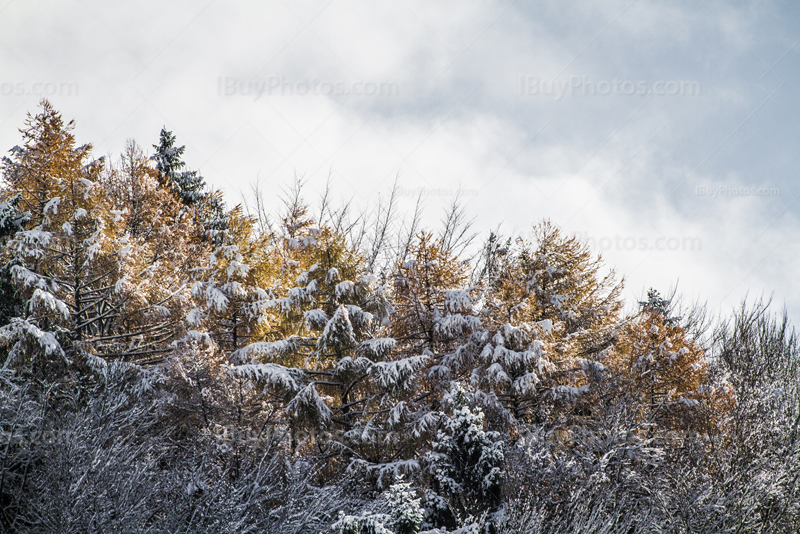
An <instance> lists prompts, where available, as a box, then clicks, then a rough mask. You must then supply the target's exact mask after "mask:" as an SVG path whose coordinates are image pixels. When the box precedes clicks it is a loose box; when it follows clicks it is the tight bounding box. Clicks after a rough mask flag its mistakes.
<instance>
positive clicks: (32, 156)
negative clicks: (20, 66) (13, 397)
mask: <svg viewBox="0 0 800 534" xmlns="http://www.w3.org/2000/svg"><path fill="white" fill-rule="evenodd" d="M26 126H27V127H26V128H25V129H23V130H22V134H23V139H24V141H25V143H24V145H23V146H22V147H19V146H17V147H14V148H13V149H12V150H11V156H10V157H6V158H4V159H3V165H2V170H3V177H4V180H5V182H6V184H7V186H8V188H7V189H6V190H5V191H4V192H3V196H4V197H6V198H9V197H12V196H16V195H19V197H18V198H19V201H18V202H19V206H20V208H21V209H24V210H25V211H26V212H27V213H29V214H30V216H29V217H30V222H29V223H28V225H26V227H25V229H24V230H19V231H17V232H16V234H15V235H14V237H13V238H12V239H11V241H10V243H9V245H8V246H9V248H10V249H11V251H12V252H11V253H12V255H13V258H14V261H15V262H16V263H15V265H14V266H13V267H12V268H11V272H12V274H13V276H14V279H15V284H17V288H18V291H19V293H20V295H21V296H22V297H23V299H24V300H25V309H24V312H23V316H21V317H17V318H14V319H12V321H11V323H10V324H9V325H7V326H6V327H4V328H3V331H2V336H3V338H4V340H5V342H6V343H10V344H11V345H12V347H13V348H12V349H11V352H10V356H11V358H12V359H17V358H21V359H24V360H30V359H31V357H34V354H35V352H29V351H25V350H22V347H27V348H31V347H33V346H35V345H36V344H37V343H38V345H39V346H40V347H41V351H39V352H43V353H44V354H45V355H47V356H50V355H56V354H59V355H64V354H65V353H64V350H65V349H66V351H67V356H68V357H70V356H72V355H76V354H83V353H84V352H86V351H89V352H92V340H93V339H95V338H98V337H102V336H104V335H106V334H108V333H109V332H110V331H111V330H113V325H114V322H115V319H116V318H117V316H118V310H119V308H120V306H121V304H120V298H119V295H118V291H117V285H116V281H117V280H118V279H119V268H120V264H119V256H118V252H119V251H120V250H121V249H122V248H123V245H122V244H121V243H120V242H119V241H117V240H116V239H115V224H116V223H115V221H114V219H113V217H112V216H111V213H110V212H109V209H108V206H107V203H106V202H104V200H105V199H104V197H103V190H102V186H101V185H100V173H101V171H102V168H103V161H102V160H91V159H90V153H91V146H90V145H83V146H78V147H76V146H75V138H74V136H73V134H72V132H71V130H72V128H73V124H72V123H69V124H66V125H65V124H64V122H63V120H62V119H61V115H60V114H59V113H58V112H56V111H55V110H54V109H53V108H52V106H51V105H50V103H49V102H47V101H42V111H41V112H40V113H39V114H38V115H36V116H35V117H32V116H30V115H28V119H27V121H26ZM37 339H38V340H39V341H38V342H36V343H30V342H31V341H35V340H37ZM25 340H27V342H26V341H25ZM18 363H19V362H18Z"/></svg>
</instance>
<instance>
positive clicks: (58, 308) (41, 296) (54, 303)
mask: <svg viewBox="0 0 800 534" xmlns="http://www.w3.org/2000/svg"><path fill="white" fill-rule="evenodd" d="M30 302H31V305H32V306H33V307H37V306H44V307H45V308H47V309H48V310H50V311H55V312H58V313H59V314H60V315H61V317H62V318H64V319H69V316H70V313H69V306H67V304H66V303H65V302H64V301H63V300H61V299H58V298H56V297H55V296H54V295H53V294H52V293H50V292H49V291H43V290H42V289H39V288H36V290H34V292H33V295H32V296H31V300H30Z"/></svg>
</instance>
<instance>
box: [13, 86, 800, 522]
mask: <svg viewBox="0 0 800 534" xmlns="http://www.w3.org/2000/svg"><path fill="white" fill-rule="evenodd" d="M74 128H75V125H74V123H73V122H71V121H70V122H67V121H65V120H64V119H63V118H62V116H61V114H60V113H59V112H58V111H57V110H56V109H55V108H54V107H53V106H52V105H51V104H50V103H49V102H47V101H42V103H41V105H40V108H39V109H38V111H37V112H36V114H29V115H28V118H27V120H26V121H25V123H24V125H23V126H22V128H21V130H20V134H21V140H20V144H19V145H18V146H15V147H13V148H12V149H10V150H9V151H8V153H7V154H6V156H5V157H3V159H2V163H1V164H0V172H2V181H1V182H0V243H2V252H1V254H2V256H1V257H0V293H2V295H1V296H0V360H1V361H2V362H3V365H2V367H1V368H0V457H1V458H2V460H1V461H0V525H2V529H3V530H4V531H8V532H64V533H68V532H105V531H111V530H114V531H124V532H313V533H320V532H341V533H353V534H356V533H364V534H366V533H392V534H401V533H402V534H407V533H418V532H439V533H442V532H462V533H467V532H474V533H478V532H519V533H523V532H525V533H528V532H529V533H559V532H607V533H614V532H619V533H638V532H671V533H672V532H674V533H682V532H686V533H688V532H709V533H710V532H797V531H798V530H800V494H799V493H798V480H800V448H799V447H800V441H798V439H799V438H800V437H799V436H798V430H799V429H800V391H799V390H798V383H799V381H798V379H799V378H800V372H799V371H800V370H799V368H798V365H799V363H800V360H798V350H797V341H796V337H795V332H794V329H793V328H792V327H791V325H790V324H789V321H788V318H787V317H786V316H785V314H784V316H780V317H775V316H773V315H771V314H770V312H769V306H768V303H766V302H761V301H757V302H751V303H749V304H747V303H744V304H743V305H742V307H741V308H740V309H739V310H738V311H736V312H735V313H733V314H732V316H731V317H727V318H713V319H710V318H707V317H706V315H705V314H704V311H703V309H702V307H699V306H683V305H681V301H680V298H679V297H678V296H677V295H675V294H674V292H667V294H661V293H659V292H658V291H656V290H651V291H650V292H648V294H647V295H646V296H643V297H642V299H643V300H642V301H641V302H638V303H629V304H630V305H629V306H627V307H626V305H625V303H624V302H623V300H622V297H621V295H622V287H623V286H622V283H623V282H622V279H621V278H620V277H618V276H617V274H616V273H615V272H614V271H613V269H612V270H609V269H608V267H607V266H606V265H604V263H603V261H602V258H600V257H599V256H597V255H595V254H594V253H593V252H592V250H591V249H590V248H589V246H588V245H587V244H586V243H584V242H582V241H581V240H580V239H578V238H576V237H573V236H570V235H567V234H565V233H564V232H563V231H562V230H561V229H559V227H558V226H557V225H556V224H555V223H554V222H551V221H531V224H532V228H533V231H532V232H531V233H530V236H529V237H523V236H514V235H509V236H505V235H500V234H499V233H497V232H492V233H490V234H489V235H487V236H480V235H478V234H477V233H475V232H474V231H473V228H472V227H471V225H470V222H469V218H468V214H467V213H465V211H464V210H463V209H462V208H461V207H460V206H459V205H458V203H457V202H456V203H454V204H453V206H452V208H451V209H450V210H448V211H447V212H446V213H445V217H444V219H443V221H442V224H441V225H440V226H439V227H437V228H425V227H422V225H421V223H420V216H419V212H416V213H414V214H413V215H412V216H410V217H403V216H402V215H401V214H400V213H399V211H398V207H397V202H396V200H397V199H396V196H395V194H394V191H392V192H390V194H389V195H388V199H386V200H385V201H384V202H383V203H382V204H380V205H377V206H375V207H373V209H371V210H369V211H366V212H357V210H354V209H353V207H352V206H351V205H349V204H347V203H342V204H339V205H337V204H335V203H334V202H333V201H332V194H331V193H330V191H329V190H326V191H325V193H324V194H323V196H322V198H321V199H318V200H317V199H312V200H313V202H312V201H311V200H309V199H308V197H307V195H306V191H305V190H304V188H303V184H302V181H300V180H294V181H287V183H285V184H277V185H274V184H269V188H268V191H269V193H267V192H266V191H265V189H264V188H263V184H262V185H257V186H254V187H253V189H252V192H251V195H249V197H248V200H247V202H246V203H245V204H243V205H236V206H229V205H227V204H226V202H225V201H226V199H224V198H223V196H222V194H221V193H220V192H219V191H214V190H211V189H210V188H209V187H208V186H207V184H206V182H205V179H204V178H203V177H202V175H201V174H200V172H199V171H197V170H190V168H189V164H188V163H187V162H184V161H183V158H184V151H185V147H183V146H181V145H180V144H179V141H178V137H177V135H176V134H175V133H173V132H172V131H170V130H168V129H167V128H166V127H165V128H164V129H162V130H161V132H154V135H153V139H150V140H147V146H151V148H147V149H145V148H143V146H142V145H139V144H137V143H136V142H135V141H129V142H128V143H127V144H126V146H124V147H122V151H121V153H120V154H119V156H118V157H117V159H115V160H113V161H112V160H108V159H106V158H96V157H94V156H93V153H92V146H91V145H78V144H77V142H76V139H75V134H74ZM267 194H275V195H277V196H279V197H280V199H281V206H282V207H281V208H280V209H279V210H278V211H276V212H274V213H272V212H270V211H269V210H268V208H267V206H270V205H273V204H275V203H274V202H273V199H271V198H268V197H267V196H266V195H267ZM626 310H628V311H626Z"/></svg>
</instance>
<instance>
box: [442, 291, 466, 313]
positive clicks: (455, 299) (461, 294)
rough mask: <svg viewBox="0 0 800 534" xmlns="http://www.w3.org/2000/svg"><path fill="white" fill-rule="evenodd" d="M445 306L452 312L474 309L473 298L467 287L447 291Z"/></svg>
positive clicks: (464, 311)
mask: <svg viewBox="0 0 800 534" xmlns="http://www.w3.org/2000/svg"><path fill="white" fill-rule="evenodd" d="M444 306H445V309H447V311H449V312H450V313H467V312H469V311H470V310H471V309H472V298H471V297H470V296H469V291H467V290H465V289H453V290H448V291H445V298H444Z"/></svg>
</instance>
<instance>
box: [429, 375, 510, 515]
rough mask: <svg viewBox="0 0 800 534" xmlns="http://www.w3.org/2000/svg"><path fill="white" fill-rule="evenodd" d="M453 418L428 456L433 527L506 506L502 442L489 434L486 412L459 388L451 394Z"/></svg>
mask: <svg viewBox="0 0 800 534" xmlns="http://www.w3.org/2000/svg"><path fill="white" fill-rule="evenodd" d="M447 400H448V402H449V404H450V415H447V416H446V417H444V418H443V420H442V428H441V430H440V431H439V433H438V435H437V437H436V441H435V442H434V444H433V450H432V451H430V452H428V453H427V454H426V456H425V473H426V476H427V478H428V480H429V487H430V489H429V491H428V492H427V493H426V504H427V506H428V513H427V518H426V523H427V524H428V525H429V526H433V527H447V528H453V527H454V526H465V523H466V522H468V521H469V520H471V519H473V518H475V517H476V516H478V515H480V514H481V512H494V511H495V510H497V508H498V507H499V505H500V502H501V486H502V481H503V463H504V455H503V441H502V438H501V436H500V434H499V433H497V432H487V431H485V430H484V414H483V411H482V410H481V409H480V408H477V407H475V408H471V406H472V405H473V404H474V403H473V402H472V399H471V398H470V395H469V394H468V393H467V392H466V391H465V390H464V389H463V388H462V387H461V386H459V385H455V386H454V387H453V391H452V393H451V394H450V395H449V396H448V399H447Z"/></svg>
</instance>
